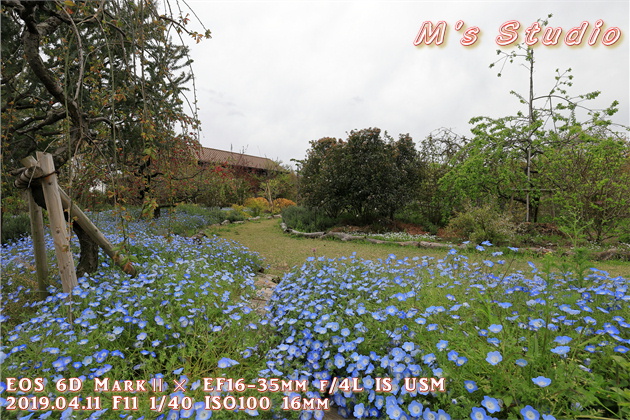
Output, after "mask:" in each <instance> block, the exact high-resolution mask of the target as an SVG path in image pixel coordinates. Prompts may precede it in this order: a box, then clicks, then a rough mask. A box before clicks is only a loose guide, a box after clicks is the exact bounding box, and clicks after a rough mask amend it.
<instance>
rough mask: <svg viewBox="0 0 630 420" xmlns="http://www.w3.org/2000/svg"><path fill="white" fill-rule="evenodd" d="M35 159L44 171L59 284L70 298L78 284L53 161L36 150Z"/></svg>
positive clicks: (46, 198)
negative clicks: (59, 277)
mask: <svg viewBox="0 0 630 420" xmlns="http://www.w3.org/2000/svg"><path fill="white" fill-rule="evenodd" d="M37 160H38V161H39V166H40V167H41V169H42V172H43V173H44V178H43V179H42V189H43V191H44V199H45V200H46V208H47V209H48V218H49V219H50V231H51V234H52V237H53V242H54V244H55V254H56V255H57V262H58V264H59V275H60V276H61V284H62V285H63V292H64V293H68V294H69V298H71V295H70V294H71V293H72V289H74V288H75V287H76V286H77V285H78V282H77V274H76V272H75V268H74V259H73V258H72V252H71V250H70V235H69V233H68V225H67V224H66V220H65V218H64V216H63V207H62V205H61V197H60V195H59V186H58V184H57V174H56V173H55V164H54V163H53V159H52V155H51V154H50V153H42V152H37Z"/></svg>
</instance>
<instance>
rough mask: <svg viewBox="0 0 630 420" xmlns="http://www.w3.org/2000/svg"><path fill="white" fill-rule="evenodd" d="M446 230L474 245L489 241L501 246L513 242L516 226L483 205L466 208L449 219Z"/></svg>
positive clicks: (498, 212)
mask: <svg viewBox="0 0 630 420" xmlns="http://www.w3.org/2000/svg"><path fill="white" fill-rule="evenodd" d="M447 230H448V231H450V232H451V233H452V234H454V235H455V236H459V237H463V238H466V239H468V240H469V241H471V242H473V243H476V244H478V243H480V242H483V241H490V242H492V243H493V244H498V245H502V244H507V243H510V242H511V241H512V240H514V236H515V232H516V226H515V224H514V223H513V221H512V220H511V217H510V216H509V215H507V214H505V213H502V212H500V211H499V210H497V209H496V208H495V207H494V206H492V205H490V204H485V205H483V206H481V207H472V206H470V205H468V206H466V208H465V210H464V211H463V212H461V213H459V214H458V215H457V216H455V217H454V218H453V219H451V221H450V222H449V224H448V226H447Z"/></svg>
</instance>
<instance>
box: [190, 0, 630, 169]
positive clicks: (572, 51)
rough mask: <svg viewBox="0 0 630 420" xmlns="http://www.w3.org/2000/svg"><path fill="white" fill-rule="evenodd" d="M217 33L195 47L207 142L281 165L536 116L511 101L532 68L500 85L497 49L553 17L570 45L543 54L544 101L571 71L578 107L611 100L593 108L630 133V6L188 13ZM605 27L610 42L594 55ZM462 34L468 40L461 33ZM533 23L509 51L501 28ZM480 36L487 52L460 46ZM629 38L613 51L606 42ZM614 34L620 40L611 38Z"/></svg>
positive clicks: (253, 5)
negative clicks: (312, 152)
mask: <svg viewBox="0 0 630 420" xmlns="http://www.w3.org/2000/svg"><path fill="white" fill-rule="evenodd" d="M188 3H189V4H190V6H191V7H192V8H193V9H194V11H195V12H196V14H197V16H198V17H199V19H200V20H201V21H202V22H203V23H204V25H205V26H206V27H207V28H208V29H210V30H211V31H212V39H209V40H204V41H202V42H201V43H199V44H192V45H191V53H192V58H193V59H194V60H195V63H194V70H195V73H196V78H197V81H196V86H197V95H198V100H199V107H200V119H201V122H202V130H203V131H202V135H201V143H202V144H203V145H204V146H207V147H213V148H218V149H224V150H230V149H231V150H233V151H236V152H242V151H244V152H245V153H248V154H253V155H258V156H266V157H268V158H272V159H279V160H281V161H283V162H284V163H290V162H289V161H290V159H303V158H304V157H305V153H306V150H307V149H308V148H309V141H311V140H317V139H319V138H322V137H337V138H346V136H347V133H348V132H349V131H350V130H353V129H362V128H367V127H379V128H380V129H381V130H387V131H388V133H389V134H390V135H392V136H393V137H395V138H397V137H398V134H399V133H409V134H410V135H411V136H412V137H413V139H414V140H415V141H416V142H419V141H421V140H422V139H423V138H425V137H426V136H427V135H428V134H429V133H430V132H431V131H433V130H436V129H439V128H440V127H447V128H450V129H452V130H454V131H455V132H457V133H459V134H461V135H469V134H470V131H469V130H470V125H469V123H468V121H469V120H470V119H471V118H472V117H475V116H481V115H484V116H491V117H500V116H506V115H512V114H514V113H515V112H516V111H517V110H519V109H521V110H523V111H524V112H525V111H526V110H525V109H524V108H523V106H522V105H520V104H519V103H518V100H517V99H516V97H514V96H513V95H510V94H509V92H510V91H511V90H515V91H517V92H519V93H522V94H524V95H527V89H528V74H527V70H526V69H525V68H524V67H523V66H522V65H521V64H522V61H518V62H515V63H514V64H511V65H509V64H508V65H507V66H506V67H505V68H504V70H503V76H502V77H500V78H499V77H497V70H498V69H497V68H496V67H495V68H494V69H490V68H489V67H488V66H489V65H490V63H492V62H494V61H496V60H497V59H498V58H499V56H497V54H496V51H497V49H499V48H500V49H502V50H503V51H506V52H509V51H511V50H514V45H516V44H517V43H518V42H520V41H523V40H524V37H525V34H524V33H525V29H526V28H527V27H528V26H530V25H531V24H532V23H533V22H535V21H536V20H537V19H539V18H545V17H546V16H547V15H548V14H549V13H552V14H553V17H552V18H551V19H550V21H549V26H551V27H554V28H555V27H561V28H562V29H563V33H562V36H561V38H560V43H559V46H557V47H551V46H544V45H541V41H539V43H538V46H537V47H536V50H535V58H536V65H535V82H534V83H535V87H534V88H535V92H536V94H537V95H542V94H546V93H548V92H549V90H550V89H551V87H552V85H553V83H554V82H555V81H554V76H555V69H557V68H559V69H560V70H562V71H564V70H566V69H568V68H571V69H572V70H573V71H572V74H573V75H574V79H573V81H574V85H573V88H572V89H571V90H570V91H569V93H572V94H574V95H578V94H583V93H587V92H591V91H595V90H599V91H601V92H602V94H601V95H600V97H599V98H598V99H597V100H595V101H592V102H591V104H590V105H591V106H592V107H595V108H605V107H607V106H609V105H610V104H611V102H612V101H613V100H617V101H619V102H620V103H621V105H620V109H619V113H618V114H617V115H615V117H614V121H615V122H617V123H619V124H624V125H630V121H629V119H630V118H629V116H630V108H629V96H630V95H629V91H630V88H629V84H628V83H629V79H630V75H629V63H630V60H629V54H628V52H629V41H628V37H629V36H630V27H629V20H630V16H629V6H628V4H629V2H628V1H627V0H624V1H617V2H612V1H606V2H592V1H590V2H579V1H571V2H568V1H566V2H550V1H538V2H511V1H485V2H479V1H468V2H461V1H460V2H446V1H441V2H420V1H417V2H416V1H406V2H394V1H389V2H374V1H369V2H368V1H355V2H330V1H327V2H323V1H322V2H317V1H315V2H295V1H293V2H288V1H277V2H267V1H255V2H254V1H249V2H238V1H229V2H228V1H221V2H219V1H216V2H215V1H188ZM598 19H602V20H603V21H604V24H603V26H602V27H601V32H600V35H599V39H598V42H597V43H596V45H595V46H589V45H588V44H587V42H588V39H589V37H590V36H591V34H592V31H593V29H594V26H595V23H596V21H597V20H598ZM460 20H461V21H463V22H464V24H463V28H461V29H460V30H459V31H457V30H455V25H456V23H457V21H460ZM509 20H516V21H518V22H519V23H520V24H521V28H520V30H519V31H518V34H519V39H518V42H517V43H515V44H513V45H512V46H510V47H499V46H498V44H497V42H496V37H497V36H498V35H499V28H500V27H501V25H503V24H504V23H505V22H507V21H509ZM425 21H431V22H432V23H433V24H437V23H438V22H439V21H444V22H445V23H446V24H447V29H446V38H445V39H444V42H443V44H442V45H441V46H414V39H415V38H416V36H417V34H418V31H419V30H420V28H421V26H422V24H423V22H425ZM584 21H586V22H588V23H589V27H588V29H587V30H586V33H585V36H584V40H583V42H582V46H579V47H569V46H567V45H565V44H564V41H563V39H564V36H565V34H566V33H567V32H568V31H569V30H570V29H571V28H573V27H576V26H579V25H581V24H582V22H584ZM473 26H477V27H478V28H479V30H480V33H479V38H478V40H477V41H476V43H475V44H474V46H469V47H465V46H462V45H461V44H460V39H461V38H462V35H463V33H464V32H465V31H466V30H467V29H469V28H470V27H473ZM612 27H618V28H619V30H620V31H621V34H622V36H621V38H620V40H619V41H617V42H616V44H615V45H614V46H604V45H603V44H602V38H603V34H604V33H605V32H606V31H607V30H608V29H610V28H612ZM611 34H612V32H611Z"/></svg>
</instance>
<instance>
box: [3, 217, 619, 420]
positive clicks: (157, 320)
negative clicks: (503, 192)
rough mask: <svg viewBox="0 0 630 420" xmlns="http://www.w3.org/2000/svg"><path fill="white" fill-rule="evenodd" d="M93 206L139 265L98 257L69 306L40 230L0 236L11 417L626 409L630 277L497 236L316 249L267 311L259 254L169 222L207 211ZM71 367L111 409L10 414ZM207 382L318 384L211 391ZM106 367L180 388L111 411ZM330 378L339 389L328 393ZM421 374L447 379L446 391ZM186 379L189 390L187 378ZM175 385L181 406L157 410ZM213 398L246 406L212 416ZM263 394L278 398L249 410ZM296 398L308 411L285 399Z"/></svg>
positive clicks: (87, 392)
mask: <svg viewBox="0 0 630 420" xmlns="http://www.w3.org/2000/svg"><path fill="white" fill-rule="evenodd" d="M93 219H94V220H95V222H96V223H97V224H98V225H99V227H100V228H101V229H102V230H104V231H105V232H107V236H108V237H109V239H110V240H111V241H112V242H113V243H115V244H118V246H121V247H122V246H125V247H126V251H127V252H128V253H129V254H130V255H132V256H133V259H134V260H135V261H136V262H135V263H136V265H137V267H138V269H139V271H140V274H139V276H138V277H137V278H135V279H132V278H129V277H128V276H126V275H124V274H122V273H121V272H120V271H119V270H118V269H117V268H115V267H113V266H112V264H111V263H110V261H108V260H103V261H102V264H101V269H100V270H99V272H98V273H96V274H94V275H92V276H86V277H84V278H81V279H80V282H79V283H80V284H79V287H78V288H76V289H75V290H74V291H73V293H72V295H73V296H72V300H73V304H72V306H70V305H68V303H67V300H66V298H67V297H68V296H67V295H65V294H63V293H61V291H60V289H61V287H60V284H58V279H57V277H56V276H53V279H55V282H54V285H53V286H52V287H51V289H50V291H51V295H50V296H49V297H48V298H47V299H46V300H45V301H37V300H36V298H35V296H34V293H33V292H32V290H33V289H34V288H35V285H36V282H35V279H34V278H35V275H34V273H33V270H34V267H33V264H34V262H33V258H32V257H31V243H30V240H29V239H28V238H27V239H22V240H19V241H15V242H11V243H9V244H7V245H4V246H3V248H2V254H3V259H2V272H3V284H2V297H3V301H4V302H6V303H7V304H4V305H3V309H2V317H1V322H2V324H1V325H2V330H3V334H2V342H1V345H2V347H1V348H0V351H1V353H0V359H1V362H2V370H3V378H5V379H4V383H3V384H2V387H1V388H0V391H1V393H0V397H1V398H2V400H0V401H1V402H2V404H3V406H4V407H3V408H2V409H1V410H2V413H1V414H2V417H3V418H4V417H5V416H6V417H11V418H22V419H33V420H34V419H39V418H51V419H54V418H62V419H72V418H77V419H79V418H81V419H83V418H88V417H89V418H102V419H109V418H118V417H119V416H121V415H122V416H123V417H124V418H136V419H137V418H145V419H153V418H164V419H172V420H174V419H178V418H196V419H207V418H210V417H213V418H250V417H258V418H298V417H299V418H304V419H309V418H315V419H322V418H323V417H324V415H325V411H324V410H318V408H322V407H321V406H318V404H317V402H318V401H319V402H324V401H328V402H329V403H330V406H331V407H333V410H336V409H338V410H339V413H340V414H341V415H343V416H346V417H349V418H391V419H419V418H425V419H426V418H436V419H438V418H439V419H460V418H472V419H491V418H497V419H521V418H522V419H541V418H542V419H545V420H550V419H553V418H556V419H562V418H619V419H621V418H629V417H630V393H629V392H628V388H629V387H630V378H629V377H628V375H627V372H628V371H629V370H630V362H628V351H629V349H630V329H629V328H630V324H629V322H630V290H629V283H628V279H627V278H623V277H611V276H610V275H608V274H607V273H606V272H603V271H600V270H596V269H592V270H589V271H586V272H585V271H584V270H582V269H580V267H569V268H568V269H567V270H566V272H564V273H557V272H556V273H554V272H551V269H550V268H549V267H538V266H536V265H535V264H533V263H531V264H530V265H528V267H529V270H527V271H517V272H513V273H509V272H508V271H509V270H507V269H506V268H507V267H509V266H510V264H511V259H512V258H513V256H514V255H518V253H519V251H518V250H517V249H516V248H511V249H509V250H504V251H501V250H498V249H495V247H493V246H491V245H490V244H489V243H486V244H484V245H480V246H478V249H477V251H476V252H478V253H479V255H485V258H483V259H482V262H479V263H473V262H471V261H470V258H469V257H468V256H467V255H462V254H461V252H460V251H458V250H455V249H452V250H450V251H449V252H448V253H446V254H445V256H444V257H443V258H433V257H421V256H418V257H414V258H397V257H396V256H395V255H393V254H392V255H390V256H388V257H386V258H382V259H374V260H364V259H360V258H358V257H356V256H353V255H348V256H347V257H341V258H335V259H331V258H324V257H310V258H308V259H307V260H306V261H304V263H303V264H301V265H299V266H296V267H294V268H293V269H291V270H290V271H289V272H288V273H287V274H286V275H285V276H284V278H283V279H282V280H281V282H280V283H279V284H278V286H277V287H276V288H275V290H274V294H273V296H272V297H271V299H270V301H269V304H268V307H267V311H266V314H265V315H261V313H258V312H257V311H255V310H254V309H253V305H252V300H253V299H254V298H255V287H254V282H255V274H256V272H257V271H258V270H259V269H260V267H261V266H262V265H263V262H262V261H260V258H259V257H258V256H257V255H255V254H252V253H251V252H249V251H248V250H247V249H245V248H244V247H242V246H241V245H239V244H237V243H235V242H232V241H227V240H224V239H221V238H218V237H216V236H213V237H197V238H194V239H191V238H186V237H183V236H179V235H173V234H172V232H173V230H174V229H175V228H176V227H177V226H180V224H181V225H186V226H190V225H191V224H193V223H200V224H201V223H209V222H210V221H209V220H208V219H205V218H204V217H203V216H201V215H189V214H186V213H177V214H174V215H172V216H170V217H164V218H160V219H158V220H157V221H150V222H135V221H134V222H128V223H126V224H125V229H124V231H121V230H120V223H119V219H118V218H117V217H115V216H114V215H113V214H112V213H101V214H99V215H94V217H93ZM195 220H199V221H198V222H195ZM201 220H203V222H202V221H201ZM49 241H50V239H49ZM49 249H52V246H49ZM51 257H52V255H51ZM571 271H572V272H571ZM498 273H503V274H498ZM11 302H12V303H11ZM69 308H71V310H72V313H73V315H74V319H73V321H72V322H68V318H67V314H68V310H69ZM8 377H17V378H22V377H25V378H44V380H45V386H44V390H43V391H42V392H38V393H33V392H32V391H31V392H25V393H14V392H9V391H8V390H7V385H6V378H8ZM71 377H75V378H81V379H82V380H83V381H84V384H85V386H84V389H83V390H82V391H81V392H80V393H77V394H72V395H73V396H74V395H78V396H80V397H81V403H82V404H85V403H86V401H87V400H86V399H87V398H88V397H101V403H102V406H101V407H99V409H98V410H93V411H89V412H88V411H78V410H76V409H75V408H73V407H71V406H69V407H64V408H63V409H58V410H55V411H52V410H47V409H43V410H39V411H29V410H28V409H18V410H15V411H7V406H6V405H7V404H8V403H9V397H26V398H27V399H26V400H23V401H29V400H28V398H31V397H44V396H45V397H48V396H50V397H51V398H53V400H54V399H55V398H56V397H58V396H59V395H61V394H60V392H58V391H56V390H55V386H56V384H63V383H64V382H59V381H60V380H61V379H62V378H71ZM210 377H213V378H217V377H225V378H233V379H234V380H237V379H238V378H243V382H242V383H245V384H249V383H252V384H259V383H260V382H258V381H259V378H265V379H271V378H281V379H282V380H285V381H289V380H296V381H302V382H300V383H306V384H307V385H308V386H307V388H306V390H305V391H304V390H301V389H297V388H296V387H294V388H293V389H291V387H288V386H287V387H285V389H284V392H263V393H260V392H258V391H257V390H255V389H251V390H247V391H244V392H234V391H233V392H228V391H226V390H216V391H204V390H203V385H204V384H203V379H202V378H210ZM97 378H99V379H101V380H102V379H103V378H112V379H120V380H147V381H150V380H151V379H162V380H164V381H165V384H168V386H167V387H164V389H163V390H162V391H153V390H150V391H149V392H147V393H142V394H139V393H136V394H131V393H124V392H121V393H116V394H119V395H122V396H129V397H133V396H138V397H139V398H138V401H139V407H138V411H124V410H120V407H119V410H113V406H112V401H111V393H103V392H95V391H94V381H95V379H97ZM333 378H339V380H340V382H339V383H338V384H339V385H341V386H339V387H337V388H334V389H330V387H329V385H331V383H330V382H329V383H328V385H326V382H325V381H327V380H328V381H331V382H332V380H333ZM343 378H356V381H355V382H352V381H350V382H348V381H347V382H342V381H341V379H343ZM379 378H380V379H379ZM414 378H415V379H416V380H417V379H419V378H434V379H435V383H436V387H435V389H425V388H424V385H423V384H425V383H424V382H423V381H419V380H418V381H416V382H415V383H414ZM442 378H443V379H442ZM183 379H186V380H187V381H186V385H185V392H181V391H178V390H175V386H174V381H178V382H179V383H181V382H182V381H183ZM286 383H293V384H297V383H298V382H286ZM430 383H431V382H429V384H430ZM437 384H440V385H437ZM441 386H443V387H444V390H443V391H444V392H442V389H438V388H439V387H441ZM148 388H149V389H150V387H149V386H148ZM359 388H362V391H360V392H359ZM65 395H66V396H67V395H68V394H65ZM162 396H165V398H166V401H167V402H169V403H171V405H170V406H167V405H165V406H163V407H162V411H161V412H160V411H159V410H155V409H154V410H151V404H152V403H155V402H159V401H161V397H162ZM207 396H209V397H217V398H222V399H223V401H225V400H226V398H228V397H234V398H235V399H236V400H235V401H236V402H237V403H239V401H241V402H242V403H243V404H244V406H243V407H241V409H240V410H235V409H230V410H221V411H214V412H213V411H207V410H205V406H204V404H203V401H204V398H205V397H207ZM240 397H243V400H239V398H240ZM152 398H153V399H152ZM252 398H253V399H252ZM263 398H267V399H268V402H269V406H270V407H269V410H263V409H262V407H261V406H258V407H254V406H252V405H251V404H250V405H249V406H248V405H247V404H248V402H249V403H251V402H253V401H258V402H259V403H261V404H260V405H262V404H266V402H265V401H267V400H264V399H263ZM68 400H69V399H68ZM92 401H94V400H92ZM228 401H229V399H228ZM288 402H291V403H290V404H289V406H290V407H293V408H299V410H289V411H287V410H282V407H283V404H286V403H288ZM188 403H190V404H191V405H190V406H188V405H187V404H188ZM291 404H292V405H291ZM298 406H299V407H298ZM153 408H155V407H153Z"/></svg>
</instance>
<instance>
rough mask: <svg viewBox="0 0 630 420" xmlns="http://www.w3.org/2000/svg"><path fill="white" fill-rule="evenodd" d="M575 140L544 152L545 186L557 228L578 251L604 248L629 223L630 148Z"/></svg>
mask: <svg viewBox="0 0 630 420" xmlns="http://www.w3.org/2000/svg"><path fill="white" fill-rule="evenodd" d="M571 134H572V135H573V136H574V137H575V138H576V140H573V141H572V142H570V143H569V142H566V143H564V144H562V143H561V142H558V144H559V145H558V146H556V147H550V148H547V149H546V150H545V154H544V156H542V158H541V159H542V161H543V162H544V166H545V168H546V170H545V172H544V176H545V180H546V182H547V183H548V184H549V185H552V186H553V187H554V188H553V193H552V196H551V198H552V201H553V204H554V205H555V206H556V212H557V215H558V216H557V217H556V222H557V223H558V225H559V226H560V228H561V229H562V231H563V232H565V233H566V234H568V235H569V236H570V237H571V239H572V241H573V242H574V246H575V245H577V244H578V243H579V242H580V241H581V240H583V239H585V238H587V239H589V240H591V241H594V242H598V243H599V242H601V241H603V240H605V239H608V238H612V237H614V236H616V235H618V234H620V233H621V232H622V229H623V227H624V225H625V224H626V223H627V222H628V220H630V143H628V142H627V140H623V139H614V138H602V137H600V136H599V135H598V133H592V132H584V131H581V130H573V131H572V133H571Z"/></svg>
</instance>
